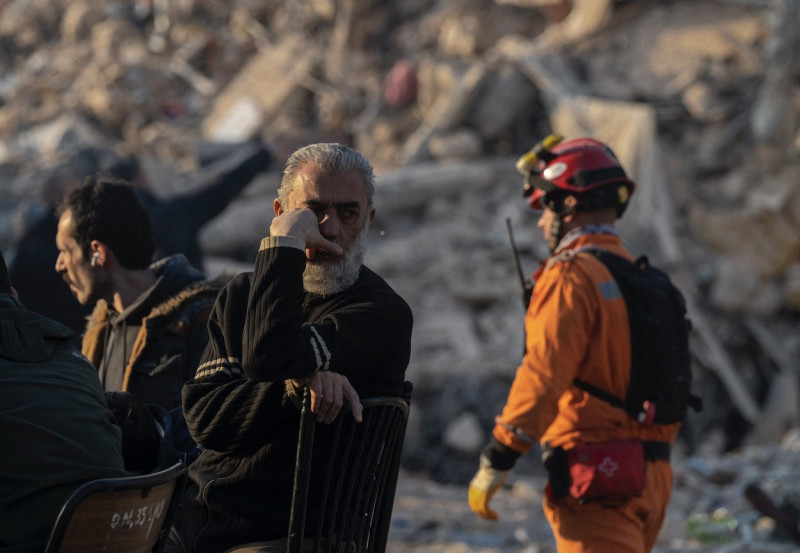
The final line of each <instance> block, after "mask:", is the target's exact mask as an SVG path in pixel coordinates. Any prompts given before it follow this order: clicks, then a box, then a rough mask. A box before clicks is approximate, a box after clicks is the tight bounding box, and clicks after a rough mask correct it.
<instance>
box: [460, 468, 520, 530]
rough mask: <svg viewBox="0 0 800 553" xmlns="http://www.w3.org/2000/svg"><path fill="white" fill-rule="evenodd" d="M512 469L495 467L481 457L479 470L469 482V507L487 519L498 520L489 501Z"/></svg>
mask: <svg viewBox="0 0 800 553" xmlns="http://www.w3.org/2000/svg"><path fill="white" fill-rule="evenodd" d="M509 472H510V471H507V470H497V469H493V468H492V467H491V466H490V465H489V463H488V462H487V461H485V460H484V459H483V458H481V465H480V468H479V469H478V472H477V473H476V474H475V476H474V477H473V478H472V481H471V482H470V483H469V508H470V509H472V511H473V512H474V513H475V514H477V515H478V516H480V517H481V518H485V519H486V520H497V519H498V516H497V513H496V512H495V511H493V510H492V509H490V508H489V501H491V500H492V497H493V496H494V494H495V493H496V492H497V490H499V489H500V486H502V485H503V482H505V481H506V477H507V476H508V473H509Z"/></svg>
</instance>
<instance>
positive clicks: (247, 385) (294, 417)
mask: <svg viewBox="0 0 800 553" xmlns="http://www.w3.org/2000/svg"><path fill="white" fill-rule="evenodd" d="M374 192H375V179H374V176H373V171H372V167H371V166H370V164H369V163H368V162H367V161H366V160H365V159H364V157H363V156H362V155H361V154H360V153H358V152H357V151H355V150H353V149H351V148H349V147H346V146H342V145H340V144H312V145H310V146H306V147H304V148H301V149H300V150H298V151H296V152H295V153H294V154H292V156H290V157H289V159H288V161H287V162H286V167H285V168H284V172H283V178H282V180H281V185H280V188H279V189H278V198H277V199H276V200H275V202H274V211H275V217H274V218H273V220H272V222H271V224H270V233H269V236H268V237H266V238H264V239H262V241H261V245H260V248H259V251H258V253H257V255H256V260H255V267H254V270H253V272H252V273H243V274H240V275H238V276H236V277H234V278H233V279H232V280H231V281H230V282H229V284H228V285H227V286H226V287H225V288H224V289H223V290H222V292H221V293H220V295H219V296H218V298H217V301H216V304H215V306H214V310H213V312H212V314H211V317H210V319H209V323H208V329H209V335H210V341H209V345H208V347H207V348H206V351H205V353H204V355H203V358H202V359H201V362H200V366H199V367H198V369H197V373H196V375H195V378H194V379H193V380H191V381H189V382H188V383H187V384H186V385H185V386H184V389H183V408H184V411H185V415H186V422H187V423H188V426H189V429H190V430H191V433H192V436H193V438H194V439H195V441H196V442H197V443H198V444H199V445H200V446H201V447H202V448H203V452H202V453H201V454H200V457H199V458H198V459H197V460H196V461H195V462H194V463H193V464H192V466H191V467H190V468H189V473H190V479H191V484H190V486H189V491H188V493H187V495H186V496H184V502H183V506H182V509H181V512H180V514H179V517H178V522H177V523H176V525H175V527H174V528H173V531H172V534H171V537H170V543H169V545H168V548H167V551H169V552H170V553H171V552H178V551H181V552H191V553H220V552H222V551H225V550H227V549H230V548H234V547H237V546H241V545H243V544H249V543H253V542H260V543H264V542H269V541H270V540H280V539H283V540H285V538H286V534H287V529H288V524H289V510H290V504H291V491H292V479H293V473H294V465H295V452H296V446H297V434H298V426H299V418H300V410H299V402H300V400H299V395H300V394H299V392H300V389H301V387H302V386H304V385H308V386H309V388H310V389H311V396H312V402H311V408H312V411H313V412H314V413H316V416H317V420H318V421H320V422H322V423H326V424H328V423H330V422H332V421H333V420H334V419H335V418H336V416H337V414H338V413H339V411H340V410H341V408H342V407H343V405H345V404H347V405H349V406H350V407H351V409H352V416H353V417H354V418H355V419H356V420H359V421H360V419H361V405H360V403H359V400H360V398H361V397H371V396H398V397H399V396H402V394H403V387H404V386H403V384H404V381H405V371H406V368H407V366H408V361H409V357H410V351H411V345H410V344H411V327H412V315H411V309H410V308H409V306H408V304H407V303H406V302H405V301H404V300H403V299H402V298H401V297H400V296H399V295H397V293H395V292H394V291H393V290H392V289H391V288H390V287H389V285H388V284H387V283H386V282H385V281H384V280H383V279H382V278H380V277H379V276H378V275H377V274H375V273H374V272H372V271H371V270H370V269H368V268H367V267H365V266H364V265H363V264H362V260H363V256H364V250H365V242H366V234H367V231H368V229H369V224H370V223H371V222H372V220H373V218H374V217H375V207H374V205H373V196H374ZM348 416H349V415H348ZM327 429H328V428H327V427H321V428H319V429H317V439H318V440H319V439H321V440H322V442H324V441H325V440H324V434H325V431H326V430H327ZM313 483H314V476H313V475H312V486H313ZM314 496H315V494H314V493H313V489H312V493H310V494H309V497H310V498H311V499H310V501H313V498H314ZM314 510H315V506H314V505H313V502H312V503H311V504H310V505H309V507H308V516H309V517H313V516H314ZM254 550H256V549H254Z"/></svg>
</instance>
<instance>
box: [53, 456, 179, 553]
mask: <svg viewBox="0 0 800 553" xmlns="http://www.w3.org/2000/svg"><path fill="white" fill-rule="evenodd" d="M185 483H186V466H185V465H183V464H182V463H177V464H175V465H174V466H172V467H170V468H168V469H165V470H163V471H160V472H155V473H151V474H145V475H141V476H130V477H123V478H105V479H99V480H93V481H91V482H87V483H86V484H84V485H83V486H81V487H80V488H78V489H77V490H75V492H73V493H72V495H71V496H70V497H69V498H67V501H66V502H65V503H64V506H63V507H62V508H61V512H60V513H59V515H58V518H57V519H56V522H55V525H54V526H53V530H52V532H51V534H50V539H49V541H48V544H47V547H46V548H45V551H44V553H95V552H96V553H100V552H102V553H160V552H161V551H162V550H163V548H164V545H165V544H166V540H167V536H168V535H169V530H170V527H171V526H172V522H173V520H174V518H175V514H176V512H177V507H178V498H179V496H180V494H181V492H182V491H183V487H184V485H185Z"/></svg>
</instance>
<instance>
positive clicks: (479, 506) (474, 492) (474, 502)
mask: <svg viewBox="0 0 800 553" xmlns="http://www.w3.org/2000/svg"><path fill="white" fill-rule="evenodd" d="M489 499H491V496H490V495H489V494H488V493H487V492H486V491H484V490H479V489H477V488H474V487H470V489H469V507H470V509H472V511H473V512H474V513H475V514H476V515H478V516H479V517H481V518H485V519H486V520H497V519H498V516H497V513H496V512H495V511H493V510H492V509H490V508H489Z"/></svg>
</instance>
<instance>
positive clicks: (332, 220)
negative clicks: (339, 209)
mask: <svg viewBox="0 0 800 553" xmlns="http://www.w3.org/2000/svg"><path fill="white" fill-rule="evenodd" d="M319 233H320V234H321V235H322V236H324V237H325V238H335V237H337V236H338V235H339V219H338V217H337V216H336V211H334V210H332V211H327V212H325V214H324V215H323V216H322V219H320V220H319Z"/></svg>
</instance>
